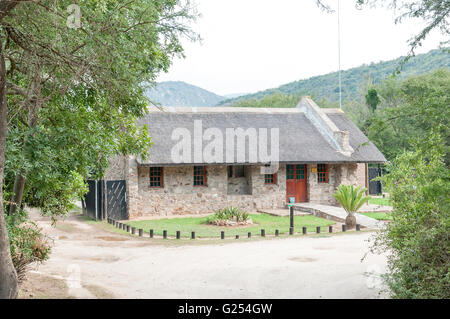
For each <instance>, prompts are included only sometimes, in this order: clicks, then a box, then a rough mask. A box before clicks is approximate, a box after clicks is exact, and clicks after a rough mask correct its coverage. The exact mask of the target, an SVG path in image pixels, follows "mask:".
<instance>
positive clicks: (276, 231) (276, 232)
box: [275, 229, 280, 237]
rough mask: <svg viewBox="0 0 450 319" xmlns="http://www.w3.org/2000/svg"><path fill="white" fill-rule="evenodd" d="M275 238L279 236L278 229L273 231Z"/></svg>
mask: <svg viewBox="0 0 450 319" xmlns="http://www.w3.org/2000/svg"><path fill="white" fill-rule="evenodd" d="M275 236H276V237H278V236H280V231H279V230H278V229H275Z"/></svg>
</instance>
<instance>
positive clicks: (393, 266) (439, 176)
mask: <svg viewBox="0 0 450 319" xmlns="http://www.w3.org/2000/svg"><path fill="white" fill-rule="evenodd" d="M444 158H445V142H444V140H443V138H442V136H441V135H440V133H439V130H432V131H431V132H430V133H429V134H426V135H424V136H423V137H421V138H420V139H418V140H416V143H414V151H405V152H404V153H402V154H401V155H399V156H398V157H397V158H396V159H395V160H394V161H393V162H392V164H390V165H389V167H388V168H389V172H390V173H389V174H387V175H384V176H383V178H382V181H383V183H384V185H385V188H386V189H387V191H388V192H389V194H390V202H391V203H392V204H393V211H392V217H393V220H392V222H391V223H390V224H389V225H388V226H387V228H386V229H384V230H382V231H381V232H380V233H379V234H378V235H377V239H376V241H375V242H374V243H373V247H372V249H373V250H374V251H375V252H385V253H387V254H388V272H387V274H386V275H385V280H386V283H387V285H388V287H389V288H390V293H391V296H392V297H394V298H402V299H404V298H420V299H422V298H442V299H448V298H450V289H449V288H450V276H449V272H448V271H449V268H450V253H449V250H448V247H450V240H449V233H450V223H449V220H450V200H449V197H448V194H449V193H450V171H449V169H448V166H446V165H445V162H444Z"/></svg>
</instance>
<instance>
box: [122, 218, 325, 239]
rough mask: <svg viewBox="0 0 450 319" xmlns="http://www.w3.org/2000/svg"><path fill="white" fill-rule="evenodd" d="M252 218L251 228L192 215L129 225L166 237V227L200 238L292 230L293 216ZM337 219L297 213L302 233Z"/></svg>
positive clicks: (297, 226)
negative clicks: (215, 222)
mask: <svg viewBox="0 0 450 319" xmlns="http://www.w3.org/2000/svg"><path fill="white" fill-rule="evenodd" d="M250 218H251V219H252V220H253V222H254V223H255V224H256V225H250V226H247V227H239V228H230V227H221V226H212V225H207V224H206V219H207V217H192V218H173V219H159V220H142V221H131V222H127V224H128V225H130V226H132V227H136V228H137V229H143V230H144V231H145V232H146V233H147V232H148V231H149V230H150V229H153V230H154V233H155V235H157V236H162V232H163V230H167V233H168V236H175V234H176V231H178V230H179V231H181V236H182V237H190V236H191V232H192V231H195V235H196V237H199V238H202V237H203V238H205V237H208V238H214V237H220V232H221V231H225V236H226V237H235V236H236V235H240V236H242V237H246V236H247V234H248V233H249V232H251V233H252V235H259V234H260V233H261V229H265V231H266V234H267V235H272V234H274V233H275V230H276V229H278V230H279V231H280V234H283V233H289V217H277V216H272V215H268V214H252V215H250ZM333 224H334V222H333V221H329V220H326V219H323V218H318V217H315V216H295V217H294V227H295V231H296V232H301V231H302V228H303V227H307V228H308V232H313V231H316V227H317V226H321V227H323V229H322V231H325V227H327V226H329V225H333Z"/></svg>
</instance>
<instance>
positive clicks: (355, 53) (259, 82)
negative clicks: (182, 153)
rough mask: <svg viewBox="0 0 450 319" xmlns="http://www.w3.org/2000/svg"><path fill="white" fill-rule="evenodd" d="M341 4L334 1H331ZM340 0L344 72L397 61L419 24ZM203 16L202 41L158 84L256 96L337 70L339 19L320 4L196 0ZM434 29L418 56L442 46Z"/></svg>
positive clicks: (301, 0) (198, 29) (199, 28)
mask: <svg viewBox="0 0 450 319" xmlns="http://www.w3.org/2000/svg"><path fill="white" fill-rule="evenodd" d="M328 2H329V3H330V4H337V0H329V1H328ZM355 2H356V0H341V45H342V50H341V54H342V57H341V61H342V62H341V63H342V68H343V69H348V68H351V67H355V66H359V65H361V64H363V63H370V62H379V61H384V60H390V59H394V58H397V57H399V56H401V55H405V54H406V53H407V52H408V45H407V40H408V39H409V38H411V37H412V36H413V35H414V34H415V33H417V32H418V31H419V30H420V27H421V26H422V24H421V22H420V20H407V21H405V22H403V23H402V24H397V25H396V24H394V13H393V12H392V11H389V10H386V9H383V8H379V9H371V8H365V9H363V10H357V9H356V8H355ZM196 3H197V8H198V11H199V13H200V14H201V15H202V17H201V18H200V19H199V20H198V21H197V22H196V23H195V24H194V25H193V29H194V30H195V31H196V32H197V33H199V34H200V36H201V37H202V39H203V41H202V43H190V42H188V41H186V42H184V47H185V53H186V58H185V59H183V60H181V59H177V60H175V61H174V64H173V66H172V67H171V69H170V71H169V73H166V74H162V75H161V76H160V77H159V78H158V81H185V82H188V83H190V84H193V85H197V86H200V87H202V88H204V89H207V90H210V91H212V92H214V93H216V94H220V95H225V94H232V93H252V92H256V91H259V90H264V89H268V88H273V87H277V86H279V85H281V84H285V83H288V82H291V81H296V80H300V79H305V78H308V77H311V76H315V75H320V74H325V73H329V72H333V71H337V69H338V50H337V43H338V40H337V39H338V37H337V35H338V33H337V14H328V13H326V12H323V11H321V10H320V9H319V8H317V6H316V4H315V0H196ZM443 39H444V38H443V36H442V35H441V34H440V33H439V32H434V33H433V34H432V35H431V36H430V37H429V39H427V41H426V42H425V43H424V46H423V47H422V48H420V50H419V51H418V52H419V53H424V52H427V51H429V50H431V49H435V48H437V47H438V46H439V42H440V41H442V40H443Z"/></svg>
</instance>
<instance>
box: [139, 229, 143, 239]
mask: <svg viewBox="0 0 450 319" xmlns="http://www.w3.org/2000/svg"><path fill="white" fill-rule="evenodd" d="M142 236H144V230H143V229H139V237H142Z"/></svg>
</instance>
